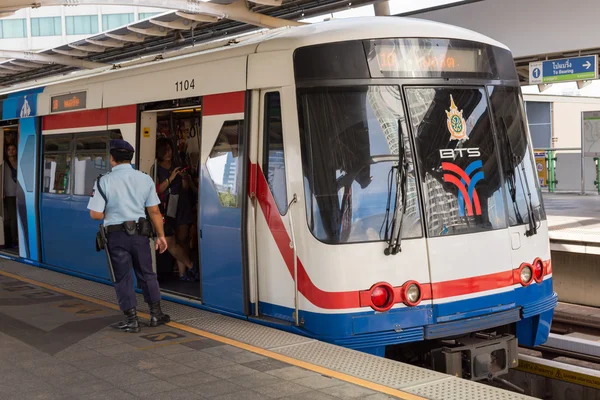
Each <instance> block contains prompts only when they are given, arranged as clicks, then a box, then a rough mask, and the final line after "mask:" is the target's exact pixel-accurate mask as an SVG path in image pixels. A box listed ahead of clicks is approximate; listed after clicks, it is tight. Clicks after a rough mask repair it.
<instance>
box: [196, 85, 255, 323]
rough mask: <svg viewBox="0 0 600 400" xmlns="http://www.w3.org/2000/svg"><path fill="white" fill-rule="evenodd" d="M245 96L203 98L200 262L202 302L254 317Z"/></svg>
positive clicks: (240, 94)
mask: <svg viewBox="0 0 600 400" xmlns="http://www.w3.org/2000/svg"><path fill="white" fill-rule="evenodd" d="M245 106H246V96H245V92H234V93H226V94H218V95H210V96H205V97H203V100H202V137H201V158H200V162H201V168H200V221H199V223H200V231H199V234H200V259H201V265H202V271H201V272H202V278H201V281H202V301H203V303H205V304H207V305H209V306H212V307H215V308H219V309H222V310H226V311H229V312H233V313H236V314H248V313H249V299H248V268H247V260H248V257H247V255H246V250H247V247H246V245H245V239H246V237H245V236H246V235H245V232H246V230H245V225H246V224H245V222H244V221H245V212H244V210H245V204H246V199H247V195H246V187H247V185H246V179H247V163H248V161H247V160H248V157H247V151H246V148H247V143H248V140H247V136H248V135H247V128H248V124H247V121H246V120H245V115H244V114H245Z"/></svg>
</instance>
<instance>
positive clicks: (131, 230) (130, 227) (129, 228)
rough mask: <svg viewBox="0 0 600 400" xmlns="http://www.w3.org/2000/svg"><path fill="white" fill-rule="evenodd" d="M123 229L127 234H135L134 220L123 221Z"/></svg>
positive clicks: (135, 225)
mask: <svg viewBox="0 0 600 400" xmlns="http://www.w3.org/2000/svg"><path fill="white" fill-rule="evenodd" d="M123 229H124V230H125V232H126V233H127V234H128V235H129V236H133V235H135V234H137V230H138V229H137V224H136V223H135V221H126V222H123Z"/></svg>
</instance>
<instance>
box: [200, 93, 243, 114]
mask: <svg viewBox="0 0 600 400" xmlns="http://www.w3.org/2000/svg"><path fill="white" fill-rule="evenodd" d="M245 104H246V92H231V93H219V94H211V95H208V96H204V97H202V115H203V116H206V117H209V116H211V115H223V114H238V113H243V112H244V108H245Z"/></svg>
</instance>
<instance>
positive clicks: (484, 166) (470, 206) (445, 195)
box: [405, 87, 507, 237]
mask: <svg viewBox="0 0 600 400" xmlns="http://www.w3.org/2000/svg"><path fill="white" fill-rule="evenodd" d="M405 92H406V99H407V105H408V110H409V117H410V124H411V126H412V131H413V135H414V138H415V144H416V149H417V154H418V157H417V158H418V160H419V166H420V169H419V173H420V175H421V176H420V177H421V182H422V186H423V195H424V200H425V208H426V209H425V214H426V221H427V223H426V225H427V230H428V234H429V236H430V237H432V236H442V235H451V234H458V233H473V232H481V231H487V230H493V229H501V228H505V227H506V223H507V219H506V211H505V203H504V195H503V191H502V178H501V174H500V166H499V163H498V158H497V147H496V143H495V140H494V135H493V133H492V132H493V125H492V121H491V119H490V113H489V107H488V101H487V95H486V92H485V90H484V89H483V88H460V87H457V88H452V87H422V88H407V89H405Z"/></svg>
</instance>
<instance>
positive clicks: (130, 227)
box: [105, 217, 154, 237]
mask: <svg viewBox="0 0 600 400" xmlns="http://www.w3.org/2000/svg"><path fill="white" fill-rule="evenodd" d="M105 229H106V233H112V232H125V233H127V234H128V235H129V236H134V235H139V236H147V237H152V236H153V234H154V229H153V225H152V223H151V222H150V221H148V220H147V219H146V218H144V217H142V218H140V219H139V220H138V221H137V222H135V221H125V222H123V223H122V224H119V225H111V226H107V227H106V228H105Z"/></svg>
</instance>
